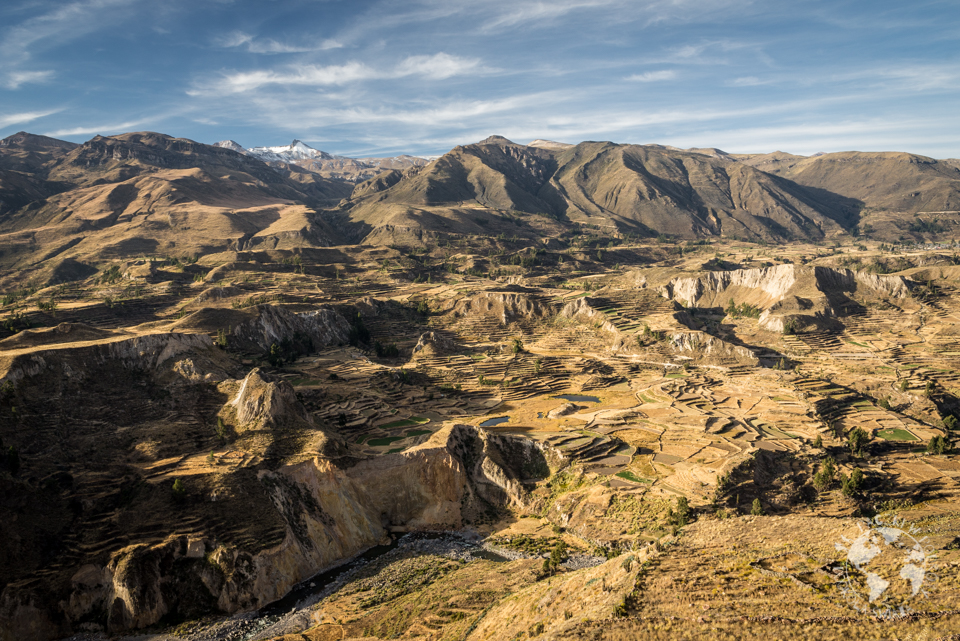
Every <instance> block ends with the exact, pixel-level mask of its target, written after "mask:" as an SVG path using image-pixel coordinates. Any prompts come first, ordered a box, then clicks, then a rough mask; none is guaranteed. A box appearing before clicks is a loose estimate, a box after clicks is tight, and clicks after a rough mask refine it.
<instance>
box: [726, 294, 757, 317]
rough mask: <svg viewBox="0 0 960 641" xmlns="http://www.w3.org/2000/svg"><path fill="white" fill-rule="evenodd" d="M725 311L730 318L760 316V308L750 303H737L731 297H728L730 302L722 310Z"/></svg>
mask: <svg viewBox="0 0 960 641" xmlns="http://www.w3.org/2000/svg"><path fill="white" fill-rule="evenodd" d="M723 311H724V312H726V314H727V316H730V317H732V318H760V312H761V310H760V308H759V307H756V306H754V305H751V304H750V303H740V304H739V305H737V304H736V303H735V302H733V299H732V298H731V299H730V303H729V304H728V305H727V308H726V309H725V310H723Z"/></svg>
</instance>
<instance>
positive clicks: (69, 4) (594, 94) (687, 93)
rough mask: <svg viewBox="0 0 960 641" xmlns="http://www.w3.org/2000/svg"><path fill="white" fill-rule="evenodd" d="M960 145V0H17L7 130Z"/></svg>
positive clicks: (2, 40)
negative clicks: (908, 0) (159, 0)
mask: <svg viewBox="0 0 960 641" xmlns="http://www.w3.org/2000/svg"><path fill="white" fill-rule="evenodd" d="M21 130H24V131H29V132H31V133H38V134H44V135H48V136H53V137H56V138H61V139H64V140H71V141H74V142H83V141H86V140H89V139H90V138H92V137H93V136H94V135H97V134H100V135H112V134H117V133H123V132H127V131H158V132H162V133H166V134H170V135H172V136H177V137H182V138H190V139H192V140H197V141H200V142H206V143H212V142H216V141H219V140H225V139H232V140H235V141H236V142H238V143H240V144H241V145H243V146H245V147H253V146H267V145H283V144H288V143H289V142H290V141H291V140H292V139H294V138H297V139H300V140H302V141H304V142H306V143H307V144H309V145H311V146H313V147H316V148H318V149H322V150H324V151H327V152H330V153H336V154H341V155H348V156H376V155H394V154H398V153H410V154H416V155H435V154H442V153H444V152H446V151H449V150H450V149H451V148H452V147H454V146H456V145H459V144H469V143H471V142H476V141H479V140H481V139H483V138H485V137H487V136H489V135H492V134H499V135H503V136H506V137H507V138H510V139H511V140H514V141H516V142H520V143H527V142H530V141H531V140H533V139H536V138H543V139H548V140H557V141H561V142H569V143H577V142H580V141H583V140H610V141H614V142H619V143H637V144H649V143H659V144H664V145H673V146H677V147H681V148H689V147H717V148H720V149H723V150H725V151H728V152H733V153H758V152H769V151H774V150H781V151H787V152H791V153H796V154H803V155H809V154H813V153H817V152H831V151H844V150H859V151H909V152H914V153H919V154H923V155H927V156H932V157H935V158H948V157H954V158H955V157H960V2H958V1H957V0H938V1H925V0H915V1H910V2H906V1H904V0H824V1H821V0H552V1H534V0H370V1H363V0H163V1H161V2H158V1H157V0H77V1H69V0H4V1H3V2H2V3H0V138H2V137H6V136H8V135H11V134H13V133H15V132H18V131H21Z"/></svg>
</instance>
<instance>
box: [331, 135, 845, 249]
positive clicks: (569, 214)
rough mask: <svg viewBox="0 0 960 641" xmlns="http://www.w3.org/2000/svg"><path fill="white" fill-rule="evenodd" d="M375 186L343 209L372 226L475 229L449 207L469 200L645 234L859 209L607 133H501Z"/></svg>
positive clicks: (834, 225) (803, 221) (755, 227)
mask: <svg viewBox="0 0 960 641" xmlns="http://www.w3.org/2000/svg"><path fill="white" fill-rule="evenodd" d="M394 178H395V177H394ZM374 187H375V186H374V185H369V184H365V185H364V187H363V189H358V190H355V192H354V196H353V199H352V201H351V202H350V203H349V204H348V205H347V206H348V207H349V208H350V209H351V212H350V215H351V218H352V219H353V220H355V221H357V222H360V223H362V224H364V225H366V226H368V229H371V230H372V229H376V228H377V227H381V226H390V225H396V224H400V221H402V224H404V225H409V224H413V223H412V222H411V219H410V217H411V214H412V213H413V212H414V211H415V210H423V209H424V208H427V209H430V211H431V213H433V214H435V215H439V216H441V217H443V218H445V219H453V220H457V221H459V222H461V223H463V228H462V233H476V231H475V230H474V229H473V227H472V224H471V222H470V220H464V215H462V213H461V214H457V213H456V211H455V209H456V208H463V207H468V208H474V209H476V208H481V209H485V210H489V211H494V212H496V211H503V210H517V211H522V212H528V213H543V214H548V215H549V216H551V217H552V218H554V219H557V220H562V221H567V222H575V223H582V224H592V225H602V226H607V227H615V228H616V229H618V230H621V231H630V232H635V233H636V232H639V233H642V234H646V235H656V234H657V233H667V234H672V235H676V236H680V237H684V238H697V237H702V236H720V235H724V236H733V235H737V236H743V237H759V238H765V239H770V240H786V239H791V238H797V239H800V238H804V239H819V238H823V237H824V236H825V235H828V234H835V233H840V232H842V231H843V230H844V228H846V227H850V226H852V225H853V224H855V223H856V220H855V216H856V212H857V210H858V208H857V203H856V202H855V201H852V200H850V199H846V198H843V197H841V196H838V195H835V194H825V193H824V192H823V191H822V190H821V191H818V190H811V189H809V188H807V187H804V186H801V185H798V184H796V183H793V182H791V181H789V180H785V179H783V178H779V177H776V176H772V175H769V174H767V173H764V172H762V171H758V170H756V169H754V168H753V167H749V166H746V165H744V164H742V163H739V162H734V161H732V160H727V159H726V158H724V157H710V156H707V155H705V154H702V153H696V152H687V151H681V150H674V149H668V148H666V147H662V146H659V145H651V146H640V145H618V144H614V143H609V142H584V143H580V144H578V145H575V146H572V147H567V148H561V149H559V150H557V149H550V148H543V147H529V146H524V145H517V144H515V143H512V142H510V141H509V140H507V139H506V138H502V137H500V136H492V137H490V138H488V139H486V140H484V141H482V142H480V143H477V144H475V145H466V146H462V147H456V148H455V149H453V150H452V151H450V152H449V153H447V154H445V155H444V156H442V157H441V158H439V159H437V160H435V161H434V162H432V163H431V164H430V165H428V166H427V167H425V168H424V169H423V170H421V171H419V172H408V173H406V174H404V175H403V177H402V178H401V179H400V180H398V181H395V182H393V183H392V184H390V185H386V184H382V185H380V187H379V188H374ZM470 213H472V212H470ZM428 231H443V230H440V229H434V230H428Z"/></svg>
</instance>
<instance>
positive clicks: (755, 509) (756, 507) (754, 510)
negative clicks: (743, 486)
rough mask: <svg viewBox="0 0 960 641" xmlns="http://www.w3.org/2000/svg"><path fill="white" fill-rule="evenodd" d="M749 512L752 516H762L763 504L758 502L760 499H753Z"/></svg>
mask: <svg viewBox="0 0 960 641" xmlns="http://www.w3.org/2000/svg"><path fill="white" fill-rule="evenodd" d="M750 514H752V515H754V516H763V514H764V512H763V506H762V505H761V504H760V499H753V506H751V508H750Z"/></svg>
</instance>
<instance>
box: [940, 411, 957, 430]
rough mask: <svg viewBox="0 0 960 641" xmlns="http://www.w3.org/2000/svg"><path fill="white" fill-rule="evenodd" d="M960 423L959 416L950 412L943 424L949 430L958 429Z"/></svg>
mask: <svg viewBox="0 0 960 641" xmlns="http://www.w3.org/2000/svg"><path fill="white" fill-rule="evenodd" d="M958 424H960V421H958V420H957V417H956V416H954V415H953V414H948V415H947V416H946V417H945V418H944V419H943V426H944V427H945V428H947V429H948V430H951V431H953V430H955V429H957V426H958Z"/></svg>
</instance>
